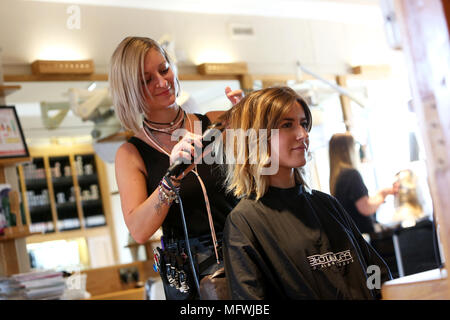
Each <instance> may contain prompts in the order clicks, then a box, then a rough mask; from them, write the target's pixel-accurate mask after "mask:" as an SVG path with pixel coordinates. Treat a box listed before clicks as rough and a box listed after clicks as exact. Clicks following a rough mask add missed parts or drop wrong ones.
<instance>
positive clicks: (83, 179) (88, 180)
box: [78, 174, 98, 186]
mask: <svg viewBox="0 0 450 320" xmlns="http://www.w3.org/2000/svg"><path fill="white" fill-rule="evenodd" d="M97 183H98V177H97V175H96V174H85V175H82V176H78V184H79V185H80V186H81V185H91V184H97Z"/></svg>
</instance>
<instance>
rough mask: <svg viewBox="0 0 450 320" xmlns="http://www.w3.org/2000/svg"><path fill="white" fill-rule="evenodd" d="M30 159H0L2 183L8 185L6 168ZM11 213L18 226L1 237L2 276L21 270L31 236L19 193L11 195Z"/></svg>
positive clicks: (0, 262)
mask: <svg viewBox="0 0 450 320" xmlns="http://www.w3.org/2000/svg"><path fill="white" fill-rule="evenodd" d="M29 160H30V158H11V159H0V183H7V182H8V181H6V175H5V168H6V167H9V166H14V165H16V164H17V163H22V162H24V161H29ZM9 198H10V211H11V213H12V214H15V215H16V226H15V227H8V228H5V229H4V230H3V234H2V235H0V276H1V275H11V274H14V273H18V272H20V270H21V264H22V265H23V263H21V260H23V258H24V250H25V242H24V239H25V238H26V237H28V236H31V235H32V233H31V232H30V230H29V228H28V226H26V225H24V223H23V221H22V216H21V212H20V207H19V200H18V192H17V191H16V190H12V191H10V193H9Z"/></svg>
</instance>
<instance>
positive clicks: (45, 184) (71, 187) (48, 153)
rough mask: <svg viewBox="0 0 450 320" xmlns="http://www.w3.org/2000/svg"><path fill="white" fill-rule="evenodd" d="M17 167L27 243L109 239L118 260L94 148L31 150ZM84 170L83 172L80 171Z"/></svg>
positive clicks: (106, 192)
mask: <svg viewBox="0 0 450 320" xmlns="http://www.w3.org/2000/svg"><path fill="white" fill-rule="evenodd" d="M29 151H30V155H31V159H32V160H31V162H30V163H29V164H26V165H18V166H17V172H18V177H19V185H20V191H21V193H22V204H23V208H24V216H25V217H26V219H25V220H26V222H25V224H27V225H28V226H29V227H30V230H31V231H32V232H33V234H31V235H29V237H27V239H26V243H27V244H31V243H42V242H46V241H53V240H70V239H76V238H85V239H86V240H87V239H88V238H91V237H98V236H107V237H109V239H110V240H108V241H109V242H110V243H112V245H111V248H112V251H113V256H114V261H117V259H118V253H117V249H116V245H115V237H114V227H113V221H112V214H111V206H110V198H109V186H108V181H107V177H106V169H105V165H104V163H103V162H102V161H101V160H100V159H99V158H98V157H97V156H96V155H95V153H94V150H93V148H92V145H78V146H55V147H52V146H49V147H40V148H33V147H30V148H29ZM80 170H82V171H83V172H81V171H80Z"/></svg>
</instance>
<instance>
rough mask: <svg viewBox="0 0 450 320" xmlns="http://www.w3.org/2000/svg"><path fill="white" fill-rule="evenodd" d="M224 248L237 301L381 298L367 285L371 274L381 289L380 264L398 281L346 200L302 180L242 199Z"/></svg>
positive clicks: (384, 277)
mask: <svg viewBox="0 0 450 320" xmlns="http://www.w3.org/2000/svg"><path fill="white" fill-rule="evenodd" d="M348 250H349V251H348ZM223 253H224V262H225V272H226V276H227V281H228V286H229V290H230V294H231V298H232V299H233V300H236V299H377V298H379V297H380V290H377V289H376V288H375V289H369V288H368V285H367V282H368V281H367V278H368V277H370V278H369V286H372V288H373V286H376V280H375V278H374V277H372V276H373V275H374V274H376V273H377V271H373V270H376V267H371V268H370V269H369V270H368V269H367V268H368V267H369V266H370V265H375V266H378V267H379V268H380V269H378V270H379V271H380V273H378V274H380V275H381V279H380V280H381V281H380V283H383V282H384V281H386V280H389V279H391V274H390V271H389V269H388V267H387V265H386V264H385V262H384V261H383V260H382V259H381V257H380V256H379V255H378V254H377V253H376V252H375V251H374V249H373V248H372V247H371V246H370V245H369V244H368V243H367V242H366V241H365V240H364V238H363V237H362V236H361V234H360V232H359V231H358V229H357V228H356V227H355V224H354V223H353V221H352V220H351V218H350V216H349V215H348V214H347V213H346V212H345V210H344V209H343V207H342V206H341V205H340V204H339V203H338V201H337V200H336V199H335V198H333V197H332V196H330V195H327V194H325V193H322V192H319V191H316V190H313V191H307V190H306V189H305V188H304V187H302V186H301V185H297V186H296V187H294V188H290V189H279V188H274V187H270V188H269V190H268V192H267V193H266V194H265V195H264V197H262V198H261V199H260V200H259V201H254V200H250V199H242V200H241V201H240V202H239V204H238V205H237V206H236V207H235V208H234V210H233V211H232V212H231V213H230V215H229V216H228V218H227V221H226V224H225V230H224V248H223ZM330 257H331V258H330ZM327 262H328V263H327ZM372 268H373V269H372ZM367 271H369V272H368V273H367Z"/></svg>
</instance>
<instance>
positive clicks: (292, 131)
mask: <svg viewBox="0 0 450 320" xmlns="http://www.w3.org/2000/svg"><path fill="white" fill-rule="evenodd" d="M307 128H308V120H307V119H306V116H305V111H304V110H303V107H302V106H301V105H300V104H299V103H298V102H297V101H296V102H295V103H294V104H293V106H292V107H291V108H290V111H289V112H288V113H287V114H286V115H285V116H284V117H283V119H282V120H281V123H280V125H279V126H278V129H279V146H280V147H279V152H278V156H279V167H280V169H283V168H284V169H292V168H299V167H302V166H304V165H305V164H306V154H307V152H308V147H309V135H308V131H307Z"/></svg>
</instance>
